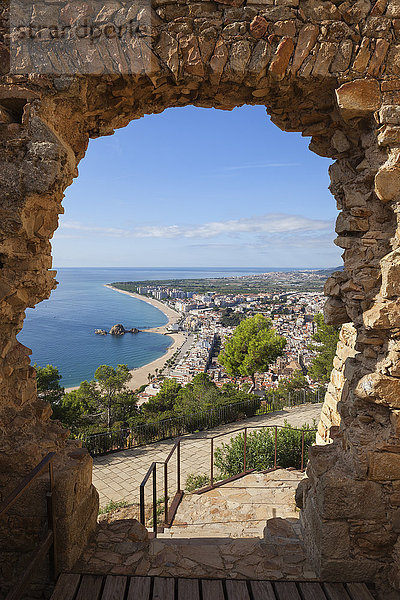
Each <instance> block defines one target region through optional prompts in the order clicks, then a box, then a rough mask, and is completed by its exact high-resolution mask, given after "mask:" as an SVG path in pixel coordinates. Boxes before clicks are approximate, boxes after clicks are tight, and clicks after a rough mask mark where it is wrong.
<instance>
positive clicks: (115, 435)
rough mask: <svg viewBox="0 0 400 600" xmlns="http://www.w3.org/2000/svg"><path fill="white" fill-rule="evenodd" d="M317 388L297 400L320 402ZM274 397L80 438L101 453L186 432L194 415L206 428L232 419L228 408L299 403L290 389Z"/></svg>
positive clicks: (272, 407)
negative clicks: (285, 394)
mask: <svg viewBox="0 0 400 600" xmlns="http://www.w3.org/2000/svg"><path fill="white" fill-rule="evenodd" d="M320 391H321V390H320V389H317V390H315V391H314V390H310V391H306V390H304V393H303V394H301V395H302V398H301V402H305V401H312V402H320V401H321V398H320ZM299 392H300V390H299ZM306 395H307V397H306ZM310 396H312V398H310ZM296 398H297V400H298V399H299V394H297V395H296ZM275 400H276V398H274V399H273V400H272V401H271V402H268V401H265V400H263V399H262V398H258V397H254V399H250V400H241V401H240V402H235V403H232V404H225V405H221V406H219V407H217V408H211V409H209V410H207V411H200V412H199V413H197V414H196V415H192V416H189V415H185V416H181V417H173V418H170V419H164V420H162V421H156V422H152V423H142V424H140V425H136V426H133V427H132V428H130V429H129V428H128V429H121V430H118V431H107V432H103V433H95V434H92V435H87V436H83V437H82V438H81V439H82V441H83V442H84V443H85V444H86V445H87V447H88V449H89V452H90V453H91V454H92V455H101V454H105V453H107V452H113V451H118V450H127V449H130V448H134V447H138V446H141V445H143V444H148V443H151V442H152V441H157V440H161V439H167V438H171V437H176V436H178V435H183V434H184V433H190V432H191V431H193V427H192V426H191V424H193V422H192V419H194V418H197V419H198V425H199V427H198V429H209V428H211V427H215V426H218V425H222V424H224V423H227V422H232V421H233V419H229V418H228V416H229V414H230V411H233V412H235V411H240V410H244V411H245V410H246V409H252V408H254V409H255V410H257V412H258V414H267V413H269V412H273V411H274V410H280V409H281V408H283V407H284V406H289V407H291V406H295V405H297V404H300V402H297V401H293V394H292V395H291V394H290V393H289V394H288V397H287V398H286V399H285V401H284V403H282V402H281V400H280V398H278V399H277V400H278V401H277V403H275ZM263 402H264V403H266V404H265V406H264V408H265V410H264V412H261V413H260V412H259V411H260V410H263V404H262V403H263ZM285 402H286V404H285ZM258 403H260V405H261V406H259V407H258V409H256V405H257V404H258ZM216 421H219V422H216ZM188 423H189V426H188ZM132 436H133V437H132ZM135 438H136V439H135ZM141 438H142V439H141ZM91 446H92V447H91Z"/></svg>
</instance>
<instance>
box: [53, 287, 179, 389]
mask: <svg viewBox="0 0 400 600" xmlns="http://www.w3.org/2000/svg"><path fill="white" fill-rule="evenodd" d="M104 287H107V288H109V289H110V290H114V291H115V292H119V293H120V294H126V295H127V296H131V297H132V298H136V300H141V301H142V302H147V304H151V305H152V306H154V307H155V308H157V309H158V310H159V311H161V312H162V313H163V314H164V315H165V316H166V317H167V318H168V322H167V323H166V324H165V325H161V326H160V327H149V328H146V329H141V330H140V331H141V332H143V333H159V334H161V335H168V337H170V338H171V339H172V344H171V345H170V346H169V347H168V348H167V350H166V352H164V354H163V355H162V356H160V357H159V358H156V359H155V360H153V361H151V362H149V363H146V364H145V365H143V366H142V367H136V368H135V369H131V370H130V373H131V375H132V379H131V380H130V381H129V383H128V384H127V387H128V389H130V390H137V389H138V388H140V387H141V386H142V385H144V384H147V383H148V378H147V375H148V374H149V373H151V374H152V375H154V374H155V369H158V370H159V369H162V368H163V367H164V365H165V363H166V362H167V360H168V359H169V358H171V356H172V355H173V354H175V352H176V351H177V350H178V349H179V348H180V347H181V346H182V345H183V344H184V342H185V339H186V338H185V335H184V334H182V333H170V332H168V331H167V327H168V325H173V324H175V323H176V322H177V321H178V320H179V319H180V316H181V315H180V314H179V313H178V312H177V311H176V310H173V309H172V308H170V307H169V306H166V305H165V304H163V303H162V302H160V301H159V300H155V299H153V298H147V297H146V296H141V295H140V294H136V293H134V292H127V291H125V290H119V289H118V288H116V287H113V286H112V285H109V284H105V285H104ZM77 389H78V386H74V387H68V388H65V391H66V392H71V391H72V390H77Z"/></svg>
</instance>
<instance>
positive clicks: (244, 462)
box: [243, 427, 247, 473]
mask: <svg viewBox="0 0 400 600" xmlns="http://www.w3.org/2000/svg"><path fill="white" fill-rule="evenodd" d="M246 451H247V427H245V428H244V453H243V473H246V453H247V452H246Z"/></svg>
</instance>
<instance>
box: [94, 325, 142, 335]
mask: <svg viewBox="0 0 400 600" xmlns="http://www.w3.org/2000/svg"><path fill="white" fill-rule="evenodd" d="M95 333H97V334H98V335H107V334H108V333H109V334H110V335H124V334H125V333H139V329H137V328H136V327H132V328H131V329H125V327H124V326H123V325H122V324H121V323H117V324H116V325H113V326H112V327H111V329H110V331H106V330H105V329H95Z"/></svg>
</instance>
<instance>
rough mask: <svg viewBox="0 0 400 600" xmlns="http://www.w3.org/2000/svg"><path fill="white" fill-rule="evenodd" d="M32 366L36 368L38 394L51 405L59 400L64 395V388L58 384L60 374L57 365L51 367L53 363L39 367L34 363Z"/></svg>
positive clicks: (60, 377)
mask: <svg viewBox="0 0 400 600" xmlns="http://www.w3.org/2000/svg"><path fill="white" fill-rule="evenodd" d="M33 366H34V368H35V369H36V384H37V391H38V395H39V396H40V397H41V398H43V400H47V402H50V403H51V404H52V405H53V403H54V404H57V402H60V400H61V398H62V396H63V395H64V388H63V387H61V386H60V380H61V379H62V376H61V374H60V372H59V370H58V367H53V365H46V366H45V367H39V366H38V365H37V364H36V363H35V364H34V365H33Z"/></svg>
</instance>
